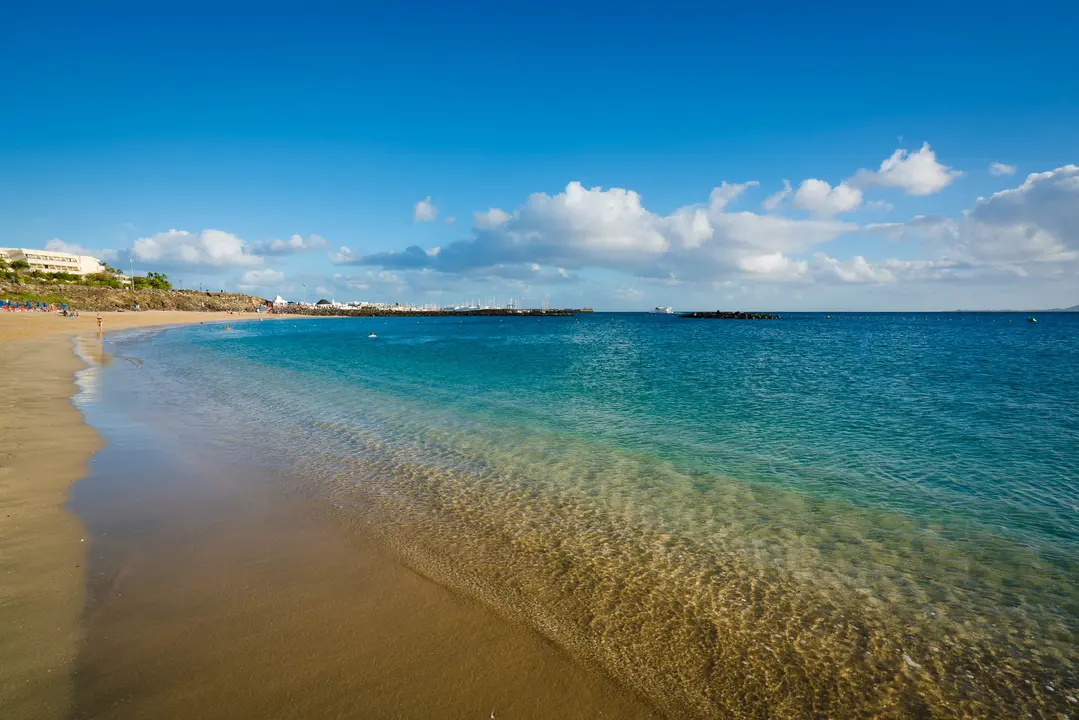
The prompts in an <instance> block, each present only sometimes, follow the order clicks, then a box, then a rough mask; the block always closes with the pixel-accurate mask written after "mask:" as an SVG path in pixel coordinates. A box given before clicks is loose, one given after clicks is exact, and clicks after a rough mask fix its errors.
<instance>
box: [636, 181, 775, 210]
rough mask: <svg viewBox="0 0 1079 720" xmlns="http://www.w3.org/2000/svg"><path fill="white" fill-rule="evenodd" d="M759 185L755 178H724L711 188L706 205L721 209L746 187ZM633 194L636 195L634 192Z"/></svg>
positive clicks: (736, 197)
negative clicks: (739, 181) (743, 179)
mask: <svg viewBox="0 0 1079 720" xmlns="http://www.w3.org/2000/svg"><path fill="white" fill-rule="evenodd" d="M759 185H760V183H759V182H757V181H756V180H750V181H749V182H744V183H728V182H727V181H726V180H724V181H723V183H722V184H721V185H720V186H719V187H717V188H713V189H712V192H711V194H709V196H708V207H709V208H711V209H712V210H716V211H718V210H723V209H724V208H725V207H727V205H729V204H730V203H732V202H734V201H735V200H736V199H738V197H739V196H740V195H741V194H742V193H744V192H745V191H746V190H747V189H749V188H751V187H757V186H759ZM634 194H635V195H636V193H634Z"/></svg>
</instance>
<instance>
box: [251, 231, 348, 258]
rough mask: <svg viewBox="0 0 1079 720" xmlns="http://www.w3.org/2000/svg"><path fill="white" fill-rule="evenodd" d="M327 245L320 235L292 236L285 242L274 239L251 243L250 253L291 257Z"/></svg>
mask: <svg viewBox="0 0 1079 720" xmlns="http://www.w3.org/2000/svg"><path fill="white" fill-rule="evenodd" d="M328 244H329V243H327V242H326V238H324V237H322V236H320V235H314V234H312V235H308V236H306V237H304V236H303V235H293V236H291V237H289V238H288V239H287V240H284V239H282V238H274V239H273V240H269V241H264V242H257V243H252V245H251V248H250V251H251V253H253V254H255V255H291V254H293V253H301V252H308V251H310V250H319V249H321V248H324V247H326V246H327V245H328Z"/></svg>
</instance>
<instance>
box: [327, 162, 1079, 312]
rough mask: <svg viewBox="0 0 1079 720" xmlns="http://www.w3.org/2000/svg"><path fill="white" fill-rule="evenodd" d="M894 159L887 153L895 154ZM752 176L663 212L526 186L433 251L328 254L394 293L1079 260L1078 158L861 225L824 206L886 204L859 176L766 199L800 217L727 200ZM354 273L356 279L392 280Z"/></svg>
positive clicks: (907, 278) (949, 269)
mask: <svg viewBox="0 0 1079 720" xmlns="http://www.w3.org/2000/svg"><path fill="white" fill-rule="evenodd" d="M925 152H931V151H928V146H926V148H923V151H921V152H920V153H915V154H914V155H921V154H923V153H925ZM907 157H908V156H901V157H900V158H899V160H900V161H901V162H908V160H907V159H906V158H907ZM911 157H913V156H911ZM930 159H932V158H930ZM933 162H935V160H933ZM885 165H887V163H886V164H885ZM888 167H892V166H888ZM941 167H943V166H941ZM885 170H886V171H887V172H891V171H888V170H887V168H885ZM902 172H907V171H906V170H904V171H902ZM945 172H949V173H951V172H952V171H950V170H949V169H947V168H945ZM953 175H954V173H953ZM889 182H892V181H891V180H889ZM897 182H898V181H897ZM753 185H754V183H726V182H725V183H722V184H721V185H719V186H718V187H716V188H714V189H713V190H712V191H711V192H710V193H709V194H708V195H707V197H706V198H705V199H704V200H703V202H700V203H698V204H692V205H685V206H683V207H679V208H676V209H674V210H672V211H670V212H668V213H666V214H664V213H657V212H653V211H652V210H649V209H648V208H647V207H646V206H645V205H644V202H643V200H642V198H641V197H640V196H639V195H638V194H637V193H636V192H634V191H632V190H628V189H623V188H601V187H592V188H586V187H585V186H583V185H581V184H580V183H577V182H571V183H569V184H568V185H567V186H566V187H565V189H564V190H563V191H562V192H559V193H555V194H547V193H535V194H533V195H530V196H528V197H527V198H526V199H525V200H524V202H523V203H522V204H521V205H519V206H518V207H516V208H515V209H513V210H509V211H507V210H502V209H499V208H492V209H489V210H487V211H484V212H479V213H476V214H475V215H474V217H473V226H472V229H471V232H470V233H469V234H468V235H467V236H465V237H463V238H461V239H459V240H457V241H455V242H451V243H448V244H443V245H441V246H440V247H438V248H430V249H424V248H421V247H419V246H412V247H407V248H405V249H403V250H389V251H384V252H377V253H371V254H363V253H354V252H352V251H351V250H349V249H348V248H346V247H342V248H340V249H339V250H338V251H337V252H336V253H333V254H331V258H332V259H333V260H334V262H335V263H337V264H339V265H353V266H366V267H371V268H375V270H372V271H369V273H368V275H370V273H371V272H383V273H391V274H392V273H399V276H398V275H394V278H395V280H396V281H397V282H398V284H397V285H392V287H396V288H399V289H400V291H402V292H405V291H407V292H431V291H433V290H436V289H438V288H440V287H441V288H444V289H446V290H447V291H449V292H454V291H456V290H457V289H460V288H469V287H479V286H484V287H487V286H490V287H495V286H498V287H503V288H514V289H515V290H511V292H516V293H518V294H524V292H525V289H527V288H531V287H534V286H537V285H545V286H554V285H557V284H560V283H564V284H577V285H578V286H579V288H580V289H578V290H575V291H574V292H581V290H583V289H584V288H587V287H588V284H589V283H592V282H594V281H593V280H589V279H587V276H583V277H582V276H581V275H580V274H579V271H582V270H586V269H598V270H604V271H612V272H615V273H622V274H624V275H628V276H631V277H632V278H634V280H633V282H632V283H626V284H624V285H621V286H619V287H622V288H645V287H655V286H683V287H685V288H687V289H688V290H687V291H692V290H691V289H692V288H694V287H695V288H698V289H703V288H709V287H711V288H721V287H728V285H729V284H730V283H735V284H737V283H745V281H751V282H750V284H749V286H757V287H760V286H761V285H762V284H767V283H778V282H782V283H795V284H797V283H802V284H808V283H819V284H834V285H859V284H860V285H888V284H896V283H921V282H930V281H960V280H968V279H972V278H978V277H985V276H987V275H993V274H1000V273H1007V274H1009V276H1016V275H1033V274H1035V273H1044V274H1046V276H1050V275H1052V276H1053V277H1056V278H1060V279H1061V282H1064V281H1065V280H1066V279H1067V277H1068V276H1069V274H1071V275H1075V274H1076V272H1077V270H1079V168H1077V167H1076V166H1073V165H1069V166H1064V167H1060V168H1057V169H1056V170H1052V171H1049V172H1046V173H1037V174H1033V175H1030V176H1029V177H1028V178H1027V179H1026V181H1025V182H1024V183H1023V184H1022V185H1020V186H1019V187H1016V188H1014V189H1011V190H1005V191H1002V192H999V193H996V194H994V195H993V196H991V197H989V198H979V199H978V200H977V201H976V202H975V203H974V204H973V206H972V207H971V208H970V209H969V210H967V211H965V212H964V213H961V214H959V215H956V216H953V217H949V216H942V215H927V216H917V217H914V218H912V219H911V220H908V221H906V222H894V223H874V224H869V225H863V226H860V225H858V224H856V223H853V222H847V221H843V220H839V219H837V218H836V217H835V216H836V215H838V214H839V213H843V212H850V211H852V210H855V209H858V208H860V207H866V208H867V209H873V210H885V211H890V210H892V206H891V205H890V204H888V203H885V202H883V201H869V202H866V201H865V198H864V197H863V194H862V187H861V186H856V185H855V184H853V182H852V181H850V180H848V181H844V182H841V183H839V184H838V185H836V186H834V187H833V186H831V185H829V184H828V183H827V182H825V181H822V180H816V179H813V178H810V179H807V180H806V181H804V182H802V183H801V184H800V185H799V186H798V188H797V191H795V190H794V188H789V186H785V187H784V190H783V191H780V193H778V195H780V196H782V197H780V198H779V199H777V200H776V201H775V202H774V203H771V202H769V201H768V200H766V201H765V203H766V208H767V207H772V208H778V206H779V205H780V204H781V203H784V202H786V201H787V198H790V204H791V206H792V207H795V208H798V209H804V210H808V211H809V212H810V216H809V217H808V218H793V217H787V216H784V215H783V214H780V213H760V214H759V213H754V212H749V211H739V210H732V209H731V208H732V205H733V204H734V203H735V202H736V201H737V200H738V198H739V197H741V196H742V195H744V193H745V192H746V190H747V189H748V188H751V187H753ZM896 186H897V187H898V186H900V185H898V184H897V185H896ZM905 187H907V188H908V189H909V190H910V191H911V192H913V191H914V190H919V191H920V189H921V188H924V187H925V186H924V185H923V186H918V185H916V184H914V183H913V182H910V183H907V184H906V185H905ZM773 197H775V196H773ZM770 199H771V198H770ZM770 199H769V200H770ZM844 235H853V236H855V238H857V240H855V241H856V242H859V243H860V246H859V252H858V253H857V254H853V256H848V257H835V253H834V251H833V252H828V251H827V250H828V247H827V246H828V245H829V244H830V243H831V242H832V241H833V240H835V239H837V238H839V237H841V236H844ZM882 236H890V237H894V238H896V239H904V238H911V239H915V240H917V241H918V242H917V245H910V246H909V247H911V248H913V247H917V248H918V249H920V250H922V251H923V252H924V253H925V255H924V256H923V257H921V258H917V259H880V258H879V257H877V258H875V257H873V256H872V252H873V249H874V244H875V243H876V241H877V240H879V238H881V237H882ZM878 247H891V246H890V245H879V246H878ZM862 248H865V250H862ZM362 277H364V278H365V280H364V282H363V284H365V285H367V286H369V287H372V288H373V287H383V288H386V287H391V285H389V284H387V282H386V281H380V283H379V284H378V285H374V284H371V282H369V281H368V279H366V278H367V276H362ZM743 287H746V286H745V285H743ZM464 292H470V291H469V290H467V289H466V290H464ZM607 292H612V291H611V290H610V289H608V290H607Z"/></svg>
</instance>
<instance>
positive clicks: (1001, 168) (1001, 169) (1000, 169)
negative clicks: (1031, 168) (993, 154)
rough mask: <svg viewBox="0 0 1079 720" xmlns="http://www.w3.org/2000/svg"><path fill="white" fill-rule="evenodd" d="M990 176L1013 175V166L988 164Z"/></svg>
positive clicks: (996, 163) (998, 163) (1000, 163)
mask: <svg viewBox="0 0 1079 720" xmlns="http://www.w3.org/2000/svg"><path fill="white" fill-rule="evenodd" d="M989 174H990V175H1014V174H1015V165H1005V164H1004V163H1002V162H995V163H989Z"/></svg>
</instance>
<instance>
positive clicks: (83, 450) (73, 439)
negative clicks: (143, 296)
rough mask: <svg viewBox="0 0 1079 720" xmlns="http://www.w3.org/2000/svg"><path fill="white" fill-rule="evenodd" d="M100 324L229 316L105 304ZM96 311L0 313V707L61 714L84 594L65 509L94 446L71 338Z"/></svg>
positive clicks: (77, 527) (93, 328)
mask: <svg viewBox="0 0 1079 720" xmlns="http://www.w3.org/2000/svg"><path fill="white" fill-rule="evenodd" d="M103 316H104V318H105V327H106V329H121V328H126V327H136V326H141V325H158V324H173V323H179V322H199V321H207V320H220V319H223V318H226V317H228V318H230V319H231V318H232V317H233V316H228V315H225V314H224V313H168V312H162V313H138V314H136V313H103ZM96 332H97V319H96V314H92V313H86V314H84V315H83V316H81V317H79V318H64V317H60V316H58V315H55V314H47V313H7V312H0V428H2V430H0V523H2V524H0V528H2V529H0V679H2V680H0V711H2V712H0V714H2V715H3V716H4V717H6V718H47V717H59V716H61V715H62V714H63V713H64V712H65V710H66V708H67V707H68V706H69V705H70V691H71V683H70V668H71V666H72V662H73V660H74V657H75V653H76V649H77V645H78V640H79V637H80V632H79V628H78V616H79V613H80V611H81V609H82V598H83V584H84V579H83V570H82V565H83V560H82V558H83V553H84V550H85V545H84V544H83V543H82V542H81V541H82V539H83V531H82V526H81V524H80V523H79V522H78V520H77V519H76V518H75V517H74V516H72V515H71V513H69V512H68V511H67V510H65V509H64V508H63V503H64V500H65V498H66V496H67V491H68V488H69V487H70V486H71V484H72V483H73V482H74V481H75V480H77V479H78V478H79V477H80V476H82V474H83V473H84V471H85V467H86V461H87V459H88V458H89V456H90V454H91V453H93V452H94V450H96V449H97V448H98V446H99V440H98V438H97V435H96V434H95V433H94V432H93V430H91V429H90V428H89V427H87V426H86V425H85V424H84V423H83V419H82V415H81V414H80V413H79V412H78V411H77V410H76V409H75V408H74V407H73V406H72V405H71V402H70V398H71V395H72V394H73V393H74V392H75V386H74V385H73V384H72V377H73V374H74V372H75V371H76V370H77V369H78V368H79V367H80V366H81V363H80V361H79V360H78V359H77V358H76V357H75V356H74V354H73V353H72V350H71V337H72V336H74V335H77V334H81V333H91V334H96Z"/></svg>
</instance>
